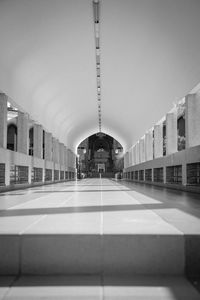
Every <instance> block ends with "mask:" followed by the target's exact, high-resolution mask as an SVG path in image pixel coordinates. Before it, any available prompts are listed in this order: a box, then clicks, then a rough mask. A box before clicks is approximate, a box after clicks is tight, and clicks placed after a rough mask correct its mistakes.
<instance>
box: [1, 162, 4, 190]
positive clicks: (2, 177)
mask: <svg viewBox="0 0 200 300" xmlns="http://www.w3.org/2000/svg"><path fill="white" fill-rule="evenodd" d="M2 185H5V164H0V186H2Z"/></svg>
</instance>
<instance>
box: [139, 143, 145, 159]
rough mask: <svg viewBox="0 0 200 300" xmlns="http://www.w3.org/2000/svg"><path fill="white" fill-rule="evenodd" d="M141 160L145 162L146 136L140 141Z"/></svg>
mask: <svg viewBox="0 0 200 300" xmlns="http://www.w3.org/2000/svg"><path fill="white" fill-rule="evenodd" d="M139 160H140V163H143V162H145V147H144V138H141V139H140V141H139Z"/></svg>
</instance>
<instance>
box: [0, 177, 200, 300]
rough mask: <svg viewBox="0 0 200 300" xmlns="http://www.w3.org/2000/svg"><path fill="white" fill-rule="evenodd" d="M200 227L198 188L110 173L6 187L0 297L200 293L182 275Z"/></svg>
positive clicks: (1, 202)
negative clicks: (188, 190)
mask: <svg viewBox="0 0 200 300" xmlns="http://www.w3.org/2000/svg"><path fill="white" fill-rule="evenodd" d="M199 234H200V197H199V195H198V194H195V193H185V192H181V191H175V190H169V189H162V188H159V187H151V186H150V185H141V184H134V183H125V182H124V183H123V182H122V183H121V182H117V181H113V180H108V179H85V180H82V181H77V182H67V183H59V184H55V185H48V186H42V187H34V188H30V189H26V190H17V191H12V192H7V193H1V194H0V274H1V275H2V276H1V278H0V299H178V300H181V299H200V295H199V294H198V293H197V291H196V290H195V289H194V288H193V287H192V285H191V284H190V283H189V282H188V281H187V280H186V279H185V278H184V270H185V268H186V265H187V262H186V261H187V260H186V258H185V257H186V256H188V255H189V254H187V253H186V252H187V249H186V248H187V244H188V245H189V246H188V249H189V248H190V239H191V237H193V236H199ZM186 237H187V242H186ZM188 253H189V250H188ZM186 254H187V255H186ZM195 263H196V262H195V261H194V262H193V264H195ZM187 267H188V268H190V269H191V268H195V266H193V265H192V264H191V265H189V266H187Z"/></svg>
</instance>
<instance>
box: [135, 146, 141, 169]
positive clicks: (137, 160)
mask: <svg viewBox="0 0 200 300" xmlns="http://www.w3.org/2000/svg"><path fill="white" fill-rule="evenodd" d="M135 152H136V153H135V156H136V164H139V163H140V149H139V142H137V143H136V145H135Z"/></svg>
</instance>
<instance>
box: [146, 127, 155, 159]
mask: <svg viewBox="0 0 200 300" xmlns="http://www.w3.org/2000/svg"><path fill="white" fill-rule="evenodd" d="M152 159H153V131H152V130H150V131H148V132H147V133H146V134H145V161H148V160H152Z"/></svg>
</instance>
